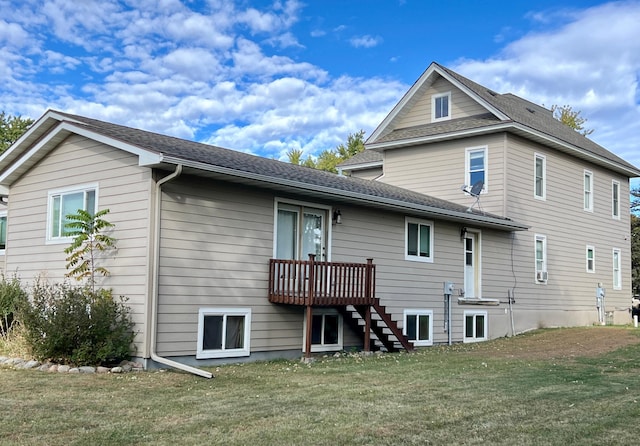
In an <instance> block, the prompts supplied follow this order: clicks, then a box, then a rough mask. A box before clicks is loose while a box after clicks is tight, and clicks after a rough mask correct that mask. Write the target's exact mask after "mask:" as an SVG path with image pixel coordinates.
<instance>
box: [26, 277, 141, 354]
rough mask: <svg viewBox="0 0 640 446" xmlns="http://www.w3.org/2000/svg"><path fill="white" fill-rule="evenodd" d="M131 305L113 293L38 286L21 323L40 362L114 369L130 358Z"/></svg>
mask: <svg viewBox="0 0 640 446" xmlns="http://www.w3.org/2000/svg"><path fill="white" fill-rule="evenodd" d="M129 312H130V310H129V307H128V306H127V305H126V299H125V298H124V297H122V296H120V297H119V298H118V299H115V298H114V297H113V293H112V291H111V290H106V289H98V290H95V291H94V290H92V289H91V288H90V287H89V286H85V287H72V286H70V285H69V284H67V283H64V284H55V285H50V284H49V283H46V282H38V283H36V285H35V286H34V287H33V293H32V296H31V299H30V300H25V301H24V302H23V304H22V305H21V307H20V310H19V316H20V321H21V322H22V324H23V325H24V328H25V337H26V339H27V342H28V343H29V345H30V347H31V350H32V354H33V355H34V356H35V357H36V358H37V359H39V360H53V361H56V362H62V363H71V364H75V365H79V366H81V365H98V364H114V363H117V362H119V361H121V360H123V359H128V358H129V356H130V348H131V346H132V342H133V336H134V333H133V331H132V329H133V322H132V321H131V318H130V314H129Z"/></svg>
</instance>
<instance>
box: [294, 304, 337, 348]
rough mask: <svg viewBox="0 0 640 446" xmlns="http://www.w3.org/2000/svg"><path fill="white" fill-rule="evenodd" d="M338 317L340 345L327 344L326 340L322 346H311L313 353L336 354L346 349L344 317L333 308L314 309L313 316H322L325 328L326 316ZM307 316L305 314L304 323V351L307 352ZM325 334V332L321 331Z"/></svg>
mask: <svg viewBox="0 0 640 446" xmlns="http://www.w3.org/2000/svg"><path fill="white" fill-rule="evenodd" d="M327 315H330V316H338V343H337V344H325V343H324V340H323V341H322V343H320V344H311V353H317V352H335V351H340V350H343V349H344V346H343V345H344V344H343V342H344V320H343V318H342V315H341V314H340V313H338V312H337V311H336V310H334V309H331V308H314V309H313V314H312V317H313V316H322V324H323V326H324V323H325V316H327ZM307 322H308V321H307V315H306V312H305V316H304V323H303V324H302V333H303V335H302V351H303V352H304V353H306V351H307ZM321 331H322V332H323V333H324V330H321Z"/></svg>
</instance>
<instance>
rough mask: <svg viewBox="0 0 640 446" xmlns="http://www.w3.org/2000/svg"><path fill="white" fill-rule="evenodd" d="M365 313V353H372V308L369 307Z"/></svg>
mask: <svg viewBox="0 0 640 446" xmlns="http://www.w3.org/2000/svg"><path fill="white" fill-rule="evenodd" d="M366 308H367V309H366V310H365V312H364V351H365V352H369V351H371V306H370V305H367V307H366Z"/></svg>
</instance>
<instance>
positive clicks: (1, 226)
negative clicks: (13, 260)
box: [0, 211, 7, 255]
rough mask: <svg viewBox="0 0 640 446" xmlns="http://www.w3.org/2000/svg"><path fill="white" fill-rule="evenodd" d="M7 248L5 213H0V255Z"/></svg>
mask: <svg viewBox="0 0 640 446" xmlns="http://www.w3.org/2000/svg"><path fill="white" fill-rule="evenodd" d="M6 247H7V211H0V255H2V254H4V249H5V248H6Z"/></svg>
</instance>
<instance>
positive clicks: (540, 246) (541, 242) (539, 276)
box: [535, 234, 547, 283]
mask: <svg viewBox="0 0 640 446" xmlns="http://www.w3.org/2000/svg"><path fill="white" fill-rule="evenodd" d="M535 244H536V282H537V283H546V282H547V237H545V236H544V235H537V234H536V238H535Z"/></svg>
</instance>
